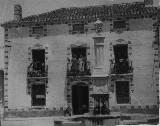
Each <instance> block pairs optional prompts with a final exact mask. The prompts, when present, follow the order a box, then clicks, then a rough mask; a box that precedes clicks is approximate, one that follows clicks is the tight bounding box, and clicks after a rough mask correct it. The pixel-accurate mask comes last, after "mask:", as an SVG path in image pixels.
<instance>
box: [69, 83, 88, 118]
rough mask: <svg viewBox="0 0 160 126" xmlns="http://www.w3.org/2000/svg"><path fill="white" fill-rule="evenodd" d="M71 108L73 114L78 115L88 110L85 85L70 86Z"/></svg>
mask: <svg viewBox="0 0 160 126" xmlns="http://www.w3.org/2000/svg"><path fill="white" fill-rule="evenodd" d="M72 108H73V114H74V115H80V114H84V113H87V112H88V111H89V89H88V86H86V85H81V84H80V85H73V86H72Z"/></svg>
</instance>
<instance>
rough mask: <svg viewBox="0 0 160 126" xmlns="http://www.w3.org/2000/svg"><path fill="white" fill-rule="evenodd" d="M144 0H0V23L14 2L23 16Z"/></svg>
mask: <svg viewBox="0 0 160 126" xmlns="http://www.w3.org/2000/svg"><path fill="white" fill-rule="evenodd" d="M137 1H144V0H0V23H3V22H5V21H8V20H12V19H13V9H14V4H21V6H22V10H23V11H22V13H23V14H22V15H23V17H25V16H29V15H34V14H40V13H43V12H48V11H51V10H53V9H58V8H62V7H73V6H74V7H77V6H91V5H102V4H110V3H126V2H137ZM3 36H4V31H3V28H2V27H0V69H1V68H3V57H4V56H3V49H2V47H3V43H4V37H3Z"/></svg>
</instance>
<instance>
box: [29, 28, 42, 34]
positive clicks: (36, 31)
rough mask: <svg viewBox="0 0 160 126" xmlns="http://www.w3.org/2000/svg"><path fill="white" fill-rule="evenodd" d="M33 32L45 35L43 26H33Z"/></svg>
mask: <svg viewBox="0 0 160 126" xmlns="http://www.w3.org/2000/svg"><path fill="white" fill-rule="evenodd" d="M32 34H34V35H43V27H42V26H35V27H32Z"/></svg>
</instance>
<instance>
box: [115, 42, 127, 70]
mask: <svg viewBox="0 0 160 126" xmlns="http://www.w3.org/2000/svg"><path fill="white" fill-rule="evenodd" d="M114 56H115V66H114V71H115V72H116V73H127V72H128V70H129V63H128V45H127V44H118V45H115V46H114Z"/></svg>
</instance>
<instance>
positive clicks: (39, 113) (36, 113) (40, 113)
mask: <svg viewBox="0 0 160 126" xmlns="http://www.w3.org/2000/svg"><path fill="white" fill-rule="evenodd" d="M49 116H64V111H63V110H29V111H13V110H12V111H7V112H5V113H4V118H16V117H49Z"/></svg>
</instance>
